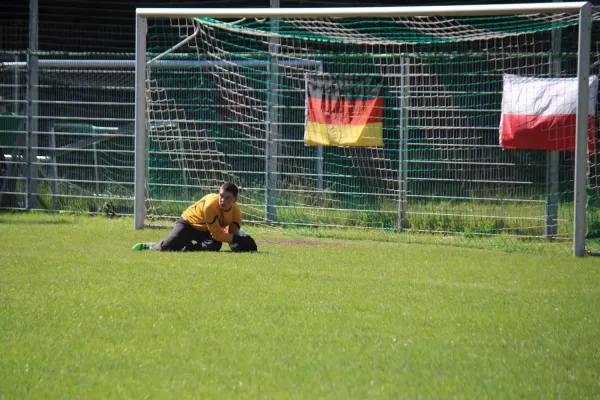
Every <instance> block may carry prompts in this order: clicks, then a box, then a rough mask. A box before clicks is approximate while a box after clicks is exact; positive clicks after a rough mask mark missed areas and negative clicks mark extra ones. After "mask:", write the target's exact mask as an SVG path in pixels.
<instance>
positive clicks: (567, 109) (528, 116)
mask: <svg viewBox="0 0 600 400" xmlns="http://www.w3.org/2000/svg"><path fill="white" fill-rule="evenodd" d="M589 88H590V98H589V101H588V153H589V154H592V153H594V152H595V151H596V121H595V117H594V116H595V114H596V95H597V93H598V78H597V77H596V76H591V77H590V86H589ZM576 111H577V78H527V77H522V76H517V75H508V74H506V75H504V88H503V94H502V117H501V119H500V144H501V145H502V147H503V148H505V149H511V150H514V149H525V150H562V151H575V133H576V131H575V121H576Z"/></svg>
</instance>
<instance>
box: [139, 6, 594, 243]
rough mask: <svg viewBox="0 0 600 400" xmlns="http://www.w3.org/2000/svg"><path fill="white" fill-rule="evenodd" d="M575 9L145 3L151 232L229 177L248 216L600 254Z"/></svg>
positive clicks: (143, 181) (588, 101)
mask: <svg viewBox="0 0 600 400" xmlns="http://www.w3.org/2000/svg"><path fill="white" fill-rule="evenodd" d="M571 4H572V5H570V6H568V5H563V6H562V8H557V7H555V8H553V9H548V10H547V11H544V10H531V11H528V10H527V9H524V10H521V9H519V8H518V7H517V8H515V10H516V11H514V10H513V11H504V13H506V14H502V12H501V11H500V8H499V7H498V8H494V10H495V11H493V12H489V11H485V10H483V9H482V10H481V13H479V15H478V14H477V12H476V11H477V7H476V8H475V11H471V12H470V15H466V14H469V13H466V12H458V11H457V10H465V9H466V8H461V7H446V8H443V9H444V10H443V11H439V10H438V9H441V8H440V7H438V8H429V7H423V8H420V9H419V8H411V10H417V11H420V12H417V11H413V12H406V10H407V9H405V8H393V9H392V8H390V9H389V13H386V15H389V16H386V17H381V16H368V15H367V16H364V15H365V13H364V10H366V9H362V11H363V12H362V13H361V12H360V11H361V10H360V9H358V10H356V9H355V10H354V11H355V12H354V13H348V16H344V15H340V12H339V10H338V12H337V13H332V12H331V11H332V10H328V9H322V10H316V9H308V10H309V11H307V9H304V11H302V10H300V9H299V10H292V9H288V10H286V9H278V10H276V11H273V9H271V10H269V9H266V10H220V14H222V15H217V14H219V12H216V13H215V10H217V11H219V9H215V10H210V9H209V10H202V9H198V10H195V11H193V10H184V11H185V12H181V11H178V10H173V9H165V10H162V11H161V10H145V11H147V12H146V13H145V14H144V13H143V12H142V13H141V12H140V10H138V26H140V25H142V26H146V25H145V24H147V28H146V30H144V32H145V33H146V34H145V35H144V37H143V38H140V37H139V36H138V57H141V58H143V59H142V60H140V58H138V61H137V62H138V64H137V65H138V68H137V74H138V76H137V78H136V79H137V82H138V85H139V86H140V87H138V91H137V99H136V101H137V105H138V106H140V105H143V110H141V111H140V110H137V112H136V115H137V116H138V119H137V121H136V122H137V134H138V139H140V140H138V141H137V144H136V151H138V152H139V158H138V161H139V162H138V163H137V164H136V166H137V173H136V185H137V189H136V199H137V200H138V203H137V205H136V227H138V228H139V227H141V225H142V222H143V221H146V222H147V219H148V218H159V217H173V216H177V215H179V213H180V212H181V210H182V209H183V208H184V207H185V206H186V205H187V204H189V203H190V202H191V201H194V200H196V199H198V198H199V197H201V196H203V195H204V194H206V193H209V192H213V191H216V190H217V189H218V187H219V186H220V185H221V184H222V183H223V182H225V181H231V182H234V183H236V184H237V185H239V186H240V188H241V189H242V191H241V195H240V198H239V202H240V203H241V205H242V209H243V212H244V220H245V221H246V222H250V223H256V224H265V225H274V226H281V227H288V228H291V227H295V228H299V229H302V230H303V232H310V233H314V234H323V235H327V234H340V233H341V232H351V231H357V230H359V229H360V230H361V232H362V231H364V232H365V233H366V232H367V231H368V232H375V233H376V234H377V235H379V234H381V235H384V236H386V237H396V238H402V237H404V238H412V239H415V238H417V237H424V236H429V237H437V238H439V239H440V240H443V241H445V242H452V241H453V240H459V241H469V242H478V243H479V242H481V243H488V244H493V245H498V246H505V245H509V246H524V245H527V246H529V245H531V244H534V243H545V242H547V240H548V239H551V240H553V241H556V242H563V243H571V242H573V239H574V237H575V236H577V234H576V230H577V229H578V228H577V226H580V227H581V226H585V228H583V229H585V232H584V233H583V234H585V235H586V237H587V239H588V248H593V247H594V244H593V243H592V242H593V238H594V236H595V235H596V234H597V232H596V229H597V228H598V226H599V223H598V221H597V218H598V216H599V215H600V213H598V212H597V211H596V209H595V204H597V199H596V188H597V181H598V177H597V174H596V171H597V166H596V159H597V153H596V148H597V147H596V136H595V128H596V127H595V118H594V117H595V114H596V110H595V104H596V95H597V82H596V80H595V74H597V73H598V71H597V69H598V67H597V64H596V63H595V62H596V61H598V60H600V57H599V55H598V51H597V49H596V48H594V46H595V45H594V46H591V47H592V48H591V57H592V58H591V62H590V60H589V59H587V60H586V57H585V55H584V56H583V57H579V58H578V46H579V45H580V41H581V37H580V32H579V28H580V18H581V16H580V12H579V8H581V4H580V3H577V7H576V6H574V5H573V4H575V3H571ZM569 7H570V8H569ZM432 10H435V12H433V11H432ZM141 11H144V10H143V9H142V10H141ZM208 11H212V12H208ZM311 11H312V12H311ZM186 12H187V14H186V15H185V16H184V15H183V14H185V13H186ZM261 12H262V13H263V14H262V15H260V14H258V13H261ZM316 13H320V14H321V15H316ZM161 14H162V15H161ZM328 14H329V15H328ZM427 14H430V15H427ZM140 15H143V17H140ZM598 19H600V18H597V16H596V14H593V15H592V17H591V20H592V21H594V23H597V20H598ZM583 20H585V18H584V19H583ZM140 21H142V22H141V23H140ZM595 27H596V25H593V26H592V28H595ZM592 31H593V32H594V34H595V32H596V31H597V29H596V30H594V29H592ZM139 32H141V30H140V28H138V34H139ZM583 37H584V38H585V35H584V36H583ZM587 40H588V43H589V38H588V39H587ZM584 45H585V43H584ZM140 54H141V56H140ZM144 54H145V57H144V56H143V55H144ZM582 63H583V64H582ZM588 76H589V78H590V79H589V85H583V84H581V85H578V82H581V81H582V79H583V82H586V81H588ZM577 77H579V78H580V79H579V80H578V78H577ZM142 85H143V87H141V86H142ZM584 86H586V87H585V88H584ZM140 93H142V95H140ZM583 94H584V95H585V96H586V98H585V101H584V102H582V101H581V96H582V95H583ZM583 106H585V108H586V109H585V110H583V111H582V112H580V114H577V109H578V107H579V108H581V107H583ZM588 109H589V112H588ZM557 115H558V117H557ZM578 115H583V117H581V116H580V117H579V118H580V123H579V125H581V127H580V129H579V132H580V135H579V136H580V138H579V139H578V136H577V129H576V128H577V123H576V121H577V116H578ZM583 118H585V120H584V119H583ZM588 122H589V124H588ZM584 124H585V126H583V125H584ZM586 133H587V135H586ZM581 135H584V137H583V139H581ZM142 139H143V140H142ZM578 140H579V146H577V141H578ZM582 149H583V150H582ZM577 155H579V157H577ZM582 159H584V160H583V162H582V161H581V160H582ZM582 166H583V168H582ZM137 179H139V180H140V181H139V182H138V181H137ZM578 179H579V181H578ZM578 182H579V183H578ZM582 183H583V185H584V188H583V190H582V188H581V185H582ZM578 185H579V186H578ZM578 196H579V197H578ZM139 197H143V198H139ZM582 197H583V199H582ZM588 198H589V199H588ZM582 201H583V202H584V203H585V204H584V207H583V208H582V209H581V210H583V214H582V217H578V216H577V215H576V214H577V207H578V204H579V203H581V202H582ZM577 218H583V220H581V221H579V225H578V222H577ZM582 224H583V225H582ZM579 229H582V228H579ZM415 233H427V234H433V235H416V234H415ZM358 235H360V234H358ZM540 239H541V240H540ZM407 240H409V239H407ZM579 246H581V244H580V245H579Z"/></svg>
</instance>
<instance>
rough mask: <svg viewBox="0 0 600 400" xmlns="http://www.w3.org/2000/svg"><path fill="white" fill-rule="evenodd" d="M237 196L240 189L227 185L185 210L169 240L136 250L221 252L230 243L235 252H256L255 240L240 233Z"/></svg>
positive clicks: (146, 244)
mask: <svg viewBox="0 0 600 400" xmlns="http://www.w3.org/2000/svg"><path fill="white" fill-rule="evenodd" d="M237 197H238V188H237V186H236V185H234V184H233V183H230V182H226V183H224V184H223V185H221V188H220V189H219V193H218V194H216V193H213V194H209V195H206V196H204V197H203V198H201V199H200V200H199V201H197V202H196V203H194V204H192V205H191V206H190V207H188V208H187V209H186V210H185V211H183V213H182V214H181V218H179V219H178V220H177V222H176V223H175V227H174V228H173V230H172V231H171V233H169V236H167V237H166V238H165V239H162V240H161V241H159V242H158V243H137V244H136V245H134V246H133V248H132V250H134V251H140V250H156V251H219V250H221V246H222V245H223V242H226V243H229V247H230V248H231V251H235V252H242V251H256V250H257V247H256V243H255V242H254V239H252V238H251V237H250V236H249V235H247V234H245V233H244V232H241V231H240V228H241V226H242V213H241V212H240V208H239V206H238V204H237ZM226 228H227V229H226Z"/></svg>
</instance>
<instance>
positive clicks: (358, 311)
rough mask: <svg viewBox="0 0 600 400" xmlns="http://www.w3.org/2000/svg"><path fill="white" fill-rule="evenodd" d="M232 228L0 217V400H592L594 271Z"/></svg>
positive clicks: (598, 387) (597, 354) (533, 259)
mask: <svg viewBox="0 0 600 400" xmlns="http://www.w3.org/2000/svg"><path fill="white" fill-rule="evenodd" d="M248 230H249V232H250V233H251V234H252V235H253V236H255V237H256V239H257V242H258V244H259V249H260V252H259V253H257V254H235V253H230V252H229V251H222V252H221V253H216V254H206V253H155V252H137V253H136V252H132V251H131V250H130V249H131V245H132V244H133V243H135V242H138V241H155V240H157V239H159V238H161V237H164V236H166V235H167V233H168V230H157V229H147V230H144V231H134V230H133V221H132V220H131V219H126V218H124V219H106V218H104V217H88V216H79V217H75V216H67V215H62V216H59V215H51V214H0V241H1V247H0V248H1V249H2V263H1V266H0V304H1V306H0V371H1V373H2V376H1V379H0V398H1V399H18V398H28V399H54V398H81V399H94V398H99V399H100V398H101V399H106V398H118V399H127V398H133V399H139V398H151V399H163V398H174V399H187V398H197V399H206V398H217V399H235V398H246V399H288V398H289V399H292V398H293V399H318V398H327V399H367V398H368V399H373V398H391V399H399V398H408V399H414V398H435V399H442V398H470V399H485V398H490V399H498V398H503V399H507V398H510V399H517V398H518V399H523V398H527V399H550V398H557V399H584V398H598V395H599V393H600V303H599V300H600V285H599V282H600V259H597V258H591V257H586V258H582V259H577V258H574V257H573V256H572V255H570V254H568V253H565V252H559V253H556V254H555V253H553V252H545V251H544V250H543V249H537V250H536V251H511V252H508V251H502V250H499V249H475V248H465V247H456V246H443V245H440V244H438V245H425V244H417V243H396V242H394V241H386V242H378V241H372V240H371V241H367V240H365V241H361V240H348V239H344V240H342V239H333V238H316V237H308V236H300V235H298V234H294V233H287V232H286V231H283V230H269V229H265V228H260V229H259V228H252V227H250V228H249V229H248ZM357 237H358V236H357ZM224 247H225V248H227V246H224Z"/></svg>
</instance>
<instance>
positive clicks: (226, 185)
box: [221, 182, 238, 199]
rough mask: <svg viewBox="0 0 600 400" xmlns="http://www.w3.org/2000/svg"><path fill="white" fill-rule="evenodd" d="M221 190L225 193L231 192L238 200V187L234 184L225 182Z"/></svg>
mask: <svg viewBox="0 0 600 400" xmlns="http://www.w3.org/2000/svg"><path fill="white" fill-rule="evenodd" d="M221 190H222V191H224V192H229V193H231V194H232V195H233V197H235V198H236V199H237V197H238V187H237V186H235V185H234V184H233V183H231V182H225V183H224V184H222V185H221Z"/></svg>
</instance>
